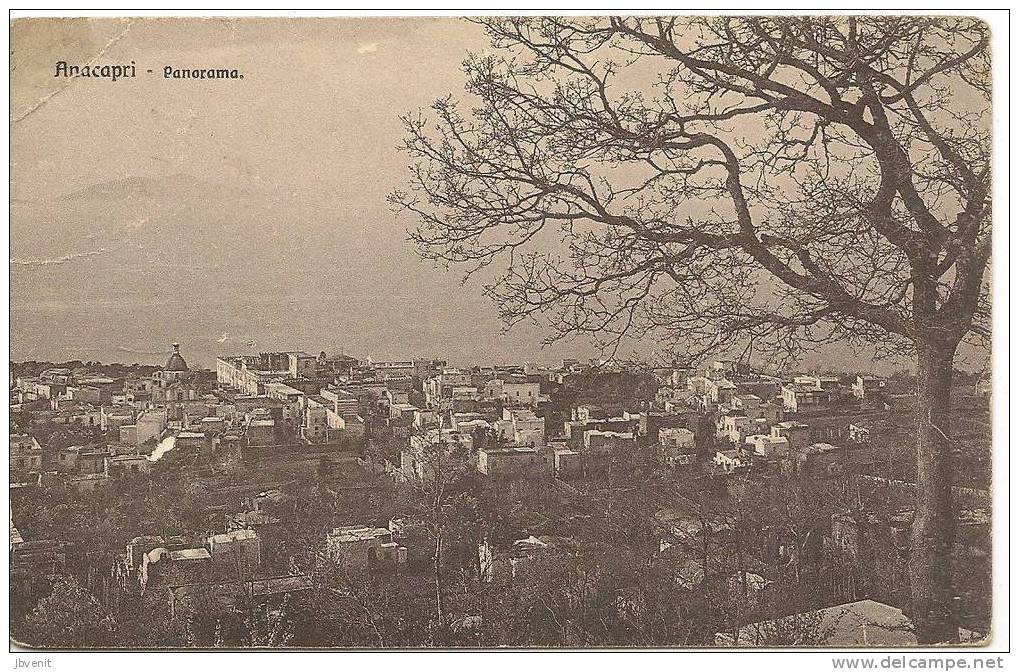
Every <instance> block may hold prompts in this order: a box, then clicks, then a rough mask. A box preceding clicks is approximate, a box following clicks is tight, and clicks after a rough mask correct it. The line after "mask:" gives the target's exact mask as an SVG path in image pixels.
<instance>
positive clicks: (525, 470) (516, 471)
mask: <svg viewBox="0 0 1019 672" xmlns="http://www.w3.org/2000/svg"><path fill="white" fill-rule="evenodd" d="M478 471H479V472H480V473H482V474H485V475H486V476H489V477H490V478H512V479H523V478H540V477H541V476H543V475H545V473H546V469H545V462H544V460H542V458H541V456H540V455H539V453H538V449H537V448H535V447H532V446H513V447H511V448H498V447H491V448H482V449H481V450H479V451H478Z"/></svg>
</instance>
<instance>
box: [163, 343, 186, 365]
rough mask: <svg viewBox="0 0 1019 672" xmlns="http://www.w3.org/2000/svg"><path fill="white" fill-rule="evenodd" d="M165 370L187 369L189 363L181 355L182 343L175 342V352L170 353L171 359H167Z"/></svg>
mask: <svg viewBox="0 0 1019 672" xmlns="http://www.w3.org/2000/svg"><path fill="white" fill-rule="evenodd" d="M163 370H164V371H187V370H188V363H187V362H185V361H184V358H183V357H181V356H180V344H179V343H174V344H173V354H171V355H170V359H168V360H166V366H164V367H163Z"/></svg>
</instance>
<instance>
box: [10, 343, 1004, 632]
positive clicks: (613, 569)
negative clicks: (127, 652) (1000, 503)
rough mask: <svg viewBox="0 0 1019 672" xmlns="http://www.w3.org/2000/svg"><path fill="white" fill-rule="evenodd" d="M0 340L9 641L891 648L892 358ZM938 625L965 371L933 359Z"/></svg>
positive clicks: (974, 428) (966, 415)
mask: <svg viewBox="0 0 1019 672" xmlns="http://www.w3.org/2000/svg"><path fill="white" fill-rule="evenodd" d="M187 357H188V353H187V352H186V350H185V349H184V348H182V347H181V346H180V345H178V344H176V343H174V344H173V346H172V352H171V353H170V354H169V357H168V359H167V360H166V363H165V364H164V365H163V366H145V365H137V364H135V365H120V364H101V363H98V362H80V361H78V362H64V363H53V362H20V363H16V362H12V363H11V369H10V376H11V382H10V404H11V426H10V474H11V476H10V481H11V482H10V497H11V505H12V514H11V521H10V525H11V544H10V563H11V564H10V567H11V624H12V625H11V628H12V630H11V632H12V636H13V638H14V639H15V640H16V641H18V642H21V643H23V644H26V645H30V646H58V647H74V648H96V647H125V646H126V647H140V646H143V647H209V646H225V647H249V646H269V647H366V648H389V647H409V646H440V647H499V646H509V647H530V646H553V647H576V646H716V645H718V646H762V645H825V646H839V647H856V646H899V645H906V644H915V643H916V638H915V635H914V634H913V633H912V632H911V629H910V615H909V613H908V611H909V599H908V593H909V585H908V584H909V580H908V573H907V571H906V561H907V558H908V543H909V541H908V540H909V527H910V523H911V520H912V515H913V510H912V506H913V492H912V487H913V483H914V479H915V468H916V467H915V463H914V462H913V459H914V458H913V457H912V455H913V452H912V447H911V443H910V442H911V439H912V437H911V431H912V422H913V420H912V418H913V415H914V414H915V412H916V410H915V409H916V392H915V389H916V385H915V381H914V380H913V379H912V377H911V376H910V374H908V373H905V372H900V373H897V374H895V375H892V376H888V377H878V376H874V375H871V374H869V373H857V372H842V373H835V372H830V371H828V372H820V371H802V372H771V373H766V372H765V371H763V370H755V368H754V367H752V366H750V365H748V364H747V363H745V362H737V361H732V360H728V359H722V358H719V359H709V360H707V361H704V362H701V363H700V364H699V365H698V366H696V367H663V368H658V367H650V366H642V365H639V364H636V363H622V362H616V361H581V360H578V359H572V360H570V359H567V360H563V361H562V362H561V363H558V364H557V365H554V366H542V365H536V364H533V363H529V362H528V363H523V364H520V365H510V366H502V365H475V366H459V367H457V366H451V365H448V364H447V362H446V361H445V360H442V359H408V360H391V361H376V360H374V359H371V358H363V359H362V358H358V357H354V356H351V355H349V354H329V353H326V352H321V353H319V354H317V355H315V354H310V353H307V352H304V351H299V350H298V351H281V352H262V353H259V354H245V355H236V356H221V357H219V358H218V359H217V360H216V368H215V370H214V371H213V370H208V369H202V368H198V367H193V366H190V365H189V364H188V362H187ZM955 380H956V383H955V388H954V389H953V427H954V428H955V431H956V433H957V435H958V437H959V441H958V443H959V446H960V454H959V456H958V458H957V471H958V475H957V479H956V483H957V484H958V485H957V486H956V488H955V490H956V491H957V492H956V493H955V494H956V496H955V502H956V508H957V532H956V540H955V545H954V551H953V554H954V557H953V571H954V572H955V574H956V576H955V579H954V580H955V585H956V586H957V587H958V588H957V590H958V593H959V594H958V595H957V596H956V598H955V599H956V601H957V603H958V605H957V607H958V613H959V623H958V625H959V631H960V637H961V638H962V639H963V640H964V641H978V640H980V639H981V638H982V637H983V636H984V635H983V633H986V632H988V628H989V620H990V594H991V591H990V500H989V493H988V489H989V479H990V424H989V422H990V421H989V410H988V409H989V381H988V380H987V379H986V377H985V376H976V375H968V374H963V373H962V372H958V375H957V376H956V378H955Z"/></svg>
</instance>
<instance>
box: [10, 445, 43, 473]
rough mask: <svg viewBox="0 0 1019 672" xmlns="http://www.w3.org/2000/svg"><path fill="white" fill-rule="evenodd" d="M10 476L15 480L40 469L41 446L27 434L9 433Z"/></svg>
mask: <svg viewBox="0 0 1019 672" xmlns="http://www.w3.org/2000/svg"><path fill="white" fill-rule="evenodd" d="M10 439H11V444H10V449H11V452H10V462H9V463H8V464H9V465H10V478H11V480H17V479H22V478H26V477H27V476H29V475H30V474H33V473H38V472H39V471H41V470H42V446H40V445H39V442H38V441H36V440H35V437H33V436H29V435H28V434H11V435H10Z"/></svg>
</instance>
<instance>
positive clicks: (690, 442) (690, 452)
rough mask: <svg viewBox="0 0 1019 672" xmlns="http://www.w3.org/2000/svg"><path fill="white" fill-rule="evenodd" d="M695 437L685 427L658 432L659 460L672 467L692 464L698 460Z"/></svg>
mask: <svg viewBox="0 0 1019 672" xmlns="http://www.w3.org/2000/svg"><path fill="white" fill-rule="evenodd" d="M694 438H695V435H694V433H693V432H692V431H690V430H689V429H686V428H685V427H667V428H664V429H660V430H658V459H659V460H660V461H661V462H662V463H664V464H666V465H668V466H670V467H675V466H679V465H688V464H692V463H693V462H694V461H695V460H696V457H697V455H696V453H697V446H696V443H695V441H694Z"/></svg>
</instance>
